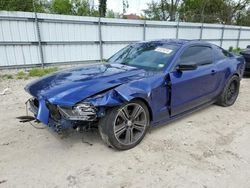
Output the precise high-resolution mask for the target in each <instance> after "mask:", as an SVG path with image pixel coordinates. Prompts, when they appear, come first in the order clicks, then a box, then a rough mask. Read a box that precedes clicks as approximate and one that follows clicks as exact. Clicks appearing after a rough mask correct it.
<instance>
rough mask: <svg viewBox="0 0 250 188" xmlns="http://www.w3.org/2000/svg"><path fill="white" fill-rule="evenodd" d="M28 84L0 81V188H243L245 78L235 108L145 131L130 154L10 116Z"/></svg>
mask: <svg viewBox="0 0 250 188" xmlns="http://www.w3.org/2000/svg"><path fill="white" fill-rule="evenodd" d="M29 81H30V80H5V81H3V80H2V81H1V80H0V92H1V91H2V90H3V89H4V88H6V87H9V88H10V92H8V93H6V95H0V106H1V108H0V133H1V134H0V187H25V188H26V187H88V188H89V187H90V188H91V187H93V188H96V187H115V188H117V187H123V188H125V187H181V188H183V187H200V188H209V187H227V188H228V187H249V185H250V149H249V143H250V113H249V110H250V79H249V78H248V79H247V78H245V79H243V80H242V82H241V84H242V85H241V90H240V95H239V97H238V100H237V101H236V103H235V105H233V106H232V107H228V108H223V107H219V106H216V105H212V106H210V107H208V108H206V109H204V110H201V111H199V112H197V113H194V114H192V115H189V116H187V117H184V118H182V119H180V120H177V121H175V122H173V123H170V124H168V125H167V126H162V127H159V128H156V129H153V130H151V131H150V132H149V133H148V134H147V135H146V137H145V138H144V140H143V141H142V143H141V144H140V145H138V146H137V147H136V148H134V149H131V150H129V151H123V152H118V151H115V150H113V149H110V148H108V147H106V146H105V145H104V144H103V142H102V141H101V139H100V137H99V135H98V133H97V131H95V130H93V131H90V132H84V133H77V132H71V133H70V134H69V136H67V137H66V138H61V137H60V136H59V135H57V134H56V133H54V132H52V131H51V130H49V129H48V128H45V129H35V128H33V127H32V126H30V124H28V123H24V124H22V123H19V122H18V121H17V120H16V119H15V117H17V116H20V115H24V114H25V105H24V102H25V101H26V100H27V99H28V98H29V95H28V94H26V93H25V92H24V90H23V87H24V86H25V84H26V83H28V82H29Z"/></svg>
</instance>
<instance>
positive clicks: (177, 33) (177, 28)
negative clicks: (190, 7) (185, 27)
mask: <svg viewBox="0 0 250 188" xmlns="http://www.w3.org/2000/svg"><path fill="white" fill-rule="evenodd" d="M179 24H180V19H178V22H177V25H176V36H175V38H176V39H178V38H179Z"/></svg>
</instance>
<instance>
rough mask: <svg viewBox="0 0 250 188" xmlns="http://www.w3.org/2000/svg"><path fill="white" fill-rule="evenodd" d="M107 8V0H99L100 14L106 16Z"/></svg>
mask: <svg viewBox="0 0 250 188" xmlns="http://www.w3.org/2000/svg"><path fill="white" fill-rule="evenodd" d="M106 10H107V0H99V15H100V17H105V15H106Z"/></svg>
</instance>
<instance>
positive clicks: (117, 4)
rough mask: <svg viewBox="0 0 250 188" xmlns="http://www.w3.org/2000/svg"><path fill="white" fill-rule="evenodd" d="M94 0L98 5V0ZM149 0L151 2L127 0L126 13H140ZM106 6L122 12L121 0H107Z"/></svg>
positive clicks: (146, 0)
mask: <svg viewBox="0 0 250 188" xmlns="http://www.w3.org/2000/svg"><path fill="white" fill-rule="evenodd" d="M94 1H95V5H98V0H94ZM154 1H159V0H154ZM150 2H152V0H128V4H129V8H128V11H127V14H130V13H136V14H138V15H140V13H142V10H143V9H145V8H147V3H150ZM107 8H108V9H112V10H113V11H115V12H119V13H122V0H107Z"/></svg>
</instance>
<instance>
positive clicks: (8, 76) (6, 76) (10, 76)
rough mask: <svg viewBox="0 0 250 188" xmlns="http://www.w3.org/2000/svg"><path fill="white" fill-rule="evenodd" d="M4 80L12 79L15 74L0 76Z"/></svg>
mask: <svg viewBox="0 0 250 188" xmlns="http://www.w3.org/2000/svg"><path fill="white" fill-rule="evenodd" d="M0 77H1V78H2V79H3V80H10V79H13V78H14V77H13V75H12V74H3V75H1V76H0Z"/></svg>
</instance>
